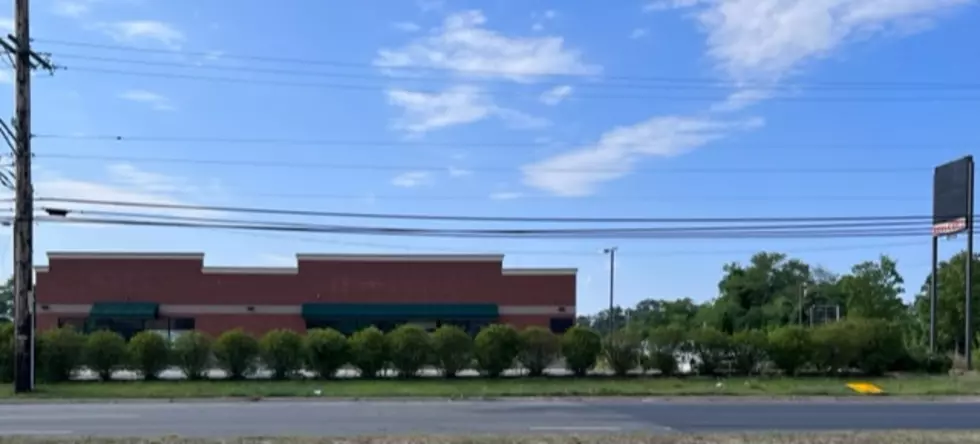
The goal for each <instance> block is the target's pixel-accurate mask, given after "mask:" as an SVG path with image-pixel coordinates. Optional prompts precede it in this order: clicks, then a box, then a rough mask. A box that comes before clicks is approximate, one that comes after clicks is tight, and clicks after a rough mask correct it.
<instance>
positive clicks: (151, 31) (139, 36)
mask: <svg viewBox="0 0 980 444" xmlns="http://www.w3.org/2000/svg"><path fill="white" fill-rule="evenodd" d="M96 28H97V29H100V30H102V31H103V32H105V33H106V34H107V35H108V36H110V37H112V38H113V39H115V40H116V41H120V42H126V43H140V42H153V43H157V44H160V45H163V46H165V47H167V48H170V49H180V47H181V45H182V44H183V43H184V41H185V36H184V33H183V32H181V31H180V30H179V29H177V28H176V27H174V26H173V25H171V24H169V23H165V22H161V21H155V20H130V21H121V22H113V23H100V24H98V25H96Z"/></svg>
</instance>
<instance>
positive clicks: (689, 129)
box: [523, 116, 763, 196]
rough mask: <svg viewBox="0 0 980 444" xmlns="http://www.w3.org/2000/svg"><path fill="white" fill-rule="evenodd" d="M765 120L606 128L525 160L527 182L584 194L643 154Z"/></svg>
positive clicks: (678, 150) (671, 121) (672, 119)
mask: <svg viewBox="0 0 980 444" xmlns="http://www.w3.org/2000/svg"><path fill="white" fill-rule="evenodd" d="M762 124H763V121H762V119H758V118H753V119H747V120H737V121H722V120H714V119H709V118H698V117H680V116H667V117H655V118H652V119H649V120H646V121H644V122H640V123H638V124H636V125H632V126H625V127H619V128H615V129H613V130H610V131H607V132H606V133H605V134H603V135H602V136H601V137H600V138H599V140H598V142H596V143H595V144H594V145H592V146H587V147H583V148H580V149H577V150H574V151H570V152H567V153H563V154H560V155H557V156H554V157H551V158H549V159H545V160H542V161H540V162H537V163H534V164H531V165H526V166H524V167H523V172H524V183H525V184H526V185H529V186H532V187H534V188H538V189H542V190H545V191H548V192H550V193H553V194H556V195H560V196H586V195H589V194H592V193H593V192H595V189H596V187H597V186H598V185H599V184H601V183H603V182H607V181H611V180H615V179H618V178H620V177H623V176H625V175H627V174H629V173H630V172H631V171H632V169H633V167H634V165H635V164H636V163H637V162H639V161H640V160H641V159H642V158H644V157H672V156H677V155H680V154H683V153H686V152H688V151H691V150H693V149H695V148H699V147H701V146H704V145H706V144H708V143H710V142H712V141H716V140H719V139H722V138H724V137H727V136H729V135H730V134H732V133H733V132H735V131H737V130H745V129H752V128H757V127H759V126H761V125H762Z"/></svg>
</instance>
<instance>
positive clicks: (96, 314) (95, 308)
mask: <svg viewBox="0 0 980 444" xmlns="http://www.w3.org/2000/svg"><path fill="white" fill-rule="evenodd" d="M159 311H160V304H158V303H156V302H96V303H94V304H92V310H91V311H89V317H92V318H125V319H156V317H157V313H158V312H159Z"/></svg>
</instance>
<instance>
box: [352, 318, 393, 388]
mask: <svg viewBox="0 0 980 444" xmlns="http://www.w3.org/2000/svg"><path fill="white" fill-rule="evenodd" d="M350 348H351V364H353V365H354V367H357V369H358V370H360V372H361V377H362V378H374V377H377V376H378V373H379V372H381V371H382V370H384V369H385V366H387V365H388V345H387V344H386V341H385V335H384V333H382V332H381V330H378V329H377V328H375V327H368V328H365V329H363V330H361V331H358V332H356V333H354V335H353V336H351V338H350Z"/></svg>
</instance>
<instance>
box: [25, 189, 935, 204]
mask: <svg viewBox="0 0 980 444" xmlns="http://www.w3.org/2000/svg"><path fill="white" fill-rule="evenodd" d="M231 191H232V193H233V194H234V195H236V196H243V197H250V198H275V199H279V200H338V201H350V200H354V201H365V200H378V201H406V202H483V201H487V200H494V201H500V202H508V201H518V202H520V201H534V202H538V203H540V202H544V201H553V202H562V203H567V202H568V201H569V198H567V197H562V196H552V195H545V194H520V195H517V194H514V195H511V194H508V193H506V192H498V193H487V194H471V195H426V196H419V195H394V194H332V193H290V192H266V191H261V190H247V189H234V190H231ZM168 194H173V195H178V196H194V197H200V191H196V190H195V191H181V190H174V191H168ZM40 197H42V198H43V197H46V196H40ZM931 198H932V197H931V196H928V195H921V196H901V195H854V196H847V195H803V194H800V195H708V194H704V195H672V196H671V195H655V194H651V195H642V194H634V195H612V196H606V195H603V196H598V197H596V199H601V200H602V201H604V202H606V201H608V202H640V201H642V202H922V201H926V200H928V199H931Z"/></svg>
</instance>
